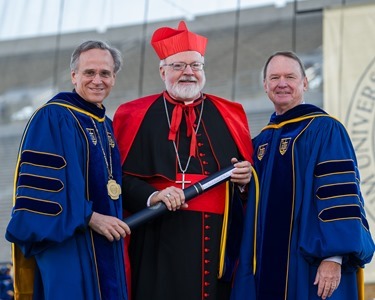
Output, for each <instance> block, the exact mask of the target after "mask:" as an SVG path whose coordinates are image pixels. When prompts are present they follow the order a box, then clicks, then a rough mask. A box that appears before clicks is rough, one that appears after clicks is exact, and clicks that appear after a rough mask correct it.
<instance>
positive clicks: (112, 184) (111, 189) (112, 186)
mask: <svg viewBox="0 0 375 300" xmlns="http://www.w3.org/2000/svg"><path fill="white" fill-rule="evenodd" d="M107 190H108V195H109V197H111V199H112V200H117V199H118V198H119V197H120V195H121V186H120V185H119V184H118V183H117V182H116V181H115V180H113V179H109V180H108V183H107Z"/></svg>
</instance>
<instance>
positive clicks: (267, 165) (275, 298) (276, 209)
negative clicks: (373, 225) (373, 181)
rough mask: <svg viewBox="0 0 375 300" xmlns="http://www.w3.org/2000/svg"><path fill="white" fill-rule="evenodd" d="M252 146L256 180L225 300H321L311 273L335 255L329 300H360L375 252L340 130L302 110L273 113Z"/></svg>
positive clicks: (313, 110) (321, 115) (317, 113)
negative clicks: (336, 281)
mask: <svg viewBox="0 0 375 300" xmlns="http://www.w3.org/2000/svg"><path fill="white" fill-rule="evenodd" d="M253 142H254V169H255V174H254V180H253V182H252V184H253V186H252V190H251V191H250V194H249V195H250V196H249V197H250V198H249V201H248V206H247V212H246V221H245V229H244V235H243V240H242V245H241V253H240V261H239V266H238V270H237V273H236V275H235V283H234V288H233V291H232V295H231V296H232V297H231V299H232V300H247V299H249V300H302V299H303V300H313V299H321V298H319V297H318V296H317V286H316V285H314V284H313V282H314V279H315V276H316V273H317V268H318V266H319V264H320V262H321V261H322V259H324V258H328V257H332V256H336V255H339V256H342V257H343V261H342V278H341V283H340V285H339V287H338V289H337V290H336V291H335V292H334V293H333V295H332V297H330V300H335V299H337V300H338V299H339V300H355V299H358V286H357V281H356V277H357V276H356V275H357V271H358V270H359V269H360V268H361V267H363V266H364V264H366V263H369V262H370V260H371V258H372V255H373V252H374V249H375V248H374V243H373V240H372V238H371V235H370V231H369V226H368V222H367V220H366V214H365V210H364V202H363V198H362V195H361V192H360V187H359V173H358V166H357V161H356V157H355V153H354V150H353V147H352V144H351V141H350V140H349V137H348V134H347V132H346V130H345V129H344V127H343V126H342V124H341V123H340V122H338V121H337V120H335V119H334V118H332V117H330V116H328V115H327V114H326V113H325V112H324V111H322V110H320V109H319V108H317V107H315V106H313V105H308V104H302V105H299V106H297V107H295V108H293V109H291V110H290V111H288V112H287V113H285V114H284V115H280V116H276V115H275V114H274V115H272V117H271V122H270V123H269V124H268V126H266V127H265V128H264V129H263V130H262V132H261V133H260V134H259V135H258V136H257V137H256V138H255V139H254V141H253ZM257 179H259V186H260V188H259V189H257V188H256V185H257V184H256V183H257V182H256V181H257ZM255 190H257V191H259V197H255V196H254V195H255V192H254V191H255ZM254 223H256V225H255V226H254ZM254 235H255V238H254ZM254 249H256V253H255V254H254Z"/></svg>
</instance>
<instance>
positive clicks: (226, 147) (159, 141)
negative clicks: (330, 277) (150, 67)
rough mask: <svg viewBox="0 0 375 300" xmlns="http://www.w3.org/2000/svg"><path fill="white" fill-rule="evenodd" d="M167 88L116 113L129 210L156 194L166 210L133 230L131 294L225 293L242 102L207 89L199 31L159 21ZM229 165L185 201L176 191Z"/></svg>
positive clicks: (238, 213) (241, 157)
mask: <svg viewBox="0 0 375 300" xmlns="http://www.w3.org/2000/svg"><path fill="white" fill-rule="evenodd" d="M151 44H152V46H153V48H154V50H155V52H156V54H157V55H158V57H159V58H160V65H159V71H160V76H161V78H162V80H163V81H164V83H165V91H163V92H161V93H159V94H156V95H149V96H146V97H143V98H141V99H136V100H133V101H130V102H127V103H125V104H122V105H121V106H120V107H119V108H118V110H117V111H116V113H115V116H114V130H115V137H116V139H117V141H118V144H119V147H120V152H121V158H122V169H123V186H122V189H123V196H124V207H125V209H126V210H127V211H128V212H130V213H135V212H138V211H140V210H142V209H144V208H146V207H148V206H152V205H155V204H157V203H159V202H163V203H164V204H165V205H166V206H167V208H168V209H169V210H170V212H168V213H167V214H165V215H163V216H162V217H160V218H157V219H155V220H153V221H151V222H148V223H147V224H145V225H142V226H140V227H139V228H137V229H136V230H133V236H132V238H131V239H130V244H129V258H130V263H131V294H132V299H133V300H144V299H148V300H169V299H170V300H176V299H178V300H184V299H186V300H192V299H194V300H196V299H215V300H217V299H229V294H230V288H231V280H232V271H233V267H234V266H235V263H236V259H237V254H238V253H237V251H238V246H239V239H240V237H241V232H242V217H243V208H242V207H243V204H244V203H243V199H246V192H247V184H248V183H249V181H250V178H251V154H252V144H251V138H250V132H249V127H248V121H247V118H246V114H245V112H244V109H243V107H242V106H241V105H240V104H238V103H234V102H231V101H228V100H225V99H223V98H219V97H217V96H214V95H209V94H205V93H203V92H202V89H203V87H204V85H205V80H206V78H205V72H204V54H205V50H206V44H207V38H206V37H203V36H201V35H198V34H196V33H193V32H191V31H189V30H188V28H187V27H186V24H185V23H184V22H180V24H179V26H178V28H177V29H174V28H168V27H163V28H159V29H157V30H156V31H155V32H154V34H153V36H152V40H151ZM231 164H234V166H235V168H234V170H233V172H232V175H231V179H230V181H228V182H226V183H222V184H220V185H218V186H217V187H215V188H213V189H212V190H210V191H207V192H205V193H204V194H202V195H200V196H198V197H196V198H195V199H193V200H191V201H189V203H185V197H184V193H183V189H184V188H186V187H188V186H189V185H191V184H194V183H195V182H197V181H199V180H201V179H203V178H205V177H207V176H209V175H210V174H212V173H214V172H217V171H219V170H221V169H223V168H225V167H227V166H229V165H231Z"/></svg>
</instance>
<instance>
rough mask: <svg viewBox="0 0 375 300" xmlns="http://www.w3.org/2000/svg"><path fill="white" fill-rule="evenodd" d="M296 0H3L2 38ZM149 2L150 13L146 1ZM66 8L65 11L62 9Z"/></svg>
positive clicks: (0, 1) (0, 6)
mask: <svg viewBox="0 0 375 300" xmlns="http://www.w3.org/2000/svg"><path fill="white" fill-rule="evenodd" d="M291 1H292V0H189V1H185V0H148V1H146V0H144V1H142V0H0V40H9V39H17V38H25V37H32V36H40V35H49V34H54V33H57V32H61V33H67V32H74V31H81V30H90V29H96V30H98V31H105V30H106V29H107V28H109V27H118V26H124V25H130V24H138V23H142V22H143V20H144V19H145V18H147V20H148V21H149V22H154V21H158V20H163V19H168V18H176V17H186V18H188V19H193V18H194V17H195V16H197V15H201V14H207V13H214V12H222V11H228V10H233V9H235V8H236V7H237V5H240V7H241V8H249V7H254V6H260V5H277V6H281V5H283V4H285V3H286V2H291ZM146 3H148V9H147V13H145V5H146ZM61 11H62V14H60V13H59V12H61ZM60 15H61V16H62V18H61V20H60Z"/></svg>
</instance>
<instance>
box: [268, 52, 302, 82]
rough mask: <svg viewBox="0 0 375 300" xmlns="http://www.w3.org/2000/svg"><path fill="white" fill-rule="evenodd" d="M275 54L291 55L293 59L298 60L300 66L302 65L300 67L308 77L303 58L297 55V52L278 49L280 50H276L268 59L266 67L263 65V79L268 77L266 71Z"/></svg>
mask: <svg viewBox="0 0 375 300" xmlns="http://www.w3.org/2000/svg"><path fill="white" fill-rule="evenodd" d="M275 56H285V57H289V58H291V59H293V60H295V61H296V62H298V64H299V66H300V69H301V73H302V76H303V77H306V71H305V66H304V65H303V63H302V61H301V59H300V58H299V57H298V56H297V54H295V53H294V52H292V51H278V52H275V53H274V54H272V55H271V56H270V57H269V58H268V59H267V61H266V63H265V64H264V67H263V80H265V79H266V75H267V74H266V73H267V67H268V65H269V63H270V61H271V59H272V58H274V57H275Z"/></svg>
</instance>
